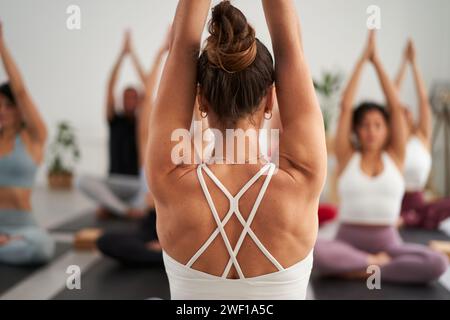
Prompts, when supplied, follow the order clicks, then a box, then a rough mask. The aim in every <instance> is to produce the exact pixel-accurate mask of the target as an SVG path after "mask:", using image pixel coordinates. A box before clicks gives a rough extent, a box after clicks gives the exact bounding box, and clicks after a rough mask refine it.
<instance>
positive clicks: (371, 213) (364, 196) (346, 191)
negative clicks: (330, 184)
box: [339, 152, 405, 226]
mask: <svg viewBox="0 0 450 320" xmlns="http://www.w3.org/2000/svg"><path fill="white" fill-rule="evenodd" d="M382 159H383V166H384V169H383V172H382V173H381V174H380V175H378V176H377V177H370V176H368V175H367V174H365V173H364V172H363V171H362V169H361V154H360V153H359V152H355V154H354V155H353V157H352V158H351V160H350V162H349V163H348V165H347V167H346V168H345V170H344V172H343V173H342V175H341V177H340V179H339V194H340V199H341V206H340V220H341V222H343V223H350V224H362V225H377V226H383V225H389V226H391V225H395V224H396V223H397V221H398V218H399V215H400V210H401V203H402V199H403V195H404V191H405V183H404V180H403V176H402V175H401V173H400V170H398V168H397V166H396V165H395V163H394V161H393V160H392V159H391V157H390V156H389V154H388V153H386V152H384V153H383V155H382Z"/></svg>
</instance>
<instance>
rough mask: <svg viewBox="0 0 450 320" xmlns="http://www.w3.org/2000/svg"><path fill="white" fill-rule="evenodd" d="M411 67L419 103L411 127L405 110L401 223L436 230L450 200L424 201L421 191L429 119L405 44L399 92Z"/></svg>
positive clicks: (427, 168) (411, 49) (449, 212)
mask: <svg viewBox="0 0 450 320" xmlns="http://www.w3.org/2000/svg"><path fill="white" fill-rule="evenodd" d="M408 64H409V65H411V68H412V72H413V75H414V82H415V85H416V91H417V96H418V102H419V121H418V122H417V124H416V123H414V118H413V115H412V112H411V111H410V110H409V109H407V108H405V114H406V119H407V130H408V144H407V145H406V160H405V168H404V176H405V182H406V193H405V196H404V197H403V203H402V215H401V216H402V222H403V224H404V225H405V226H408V227H419V228H425V229H437V228H438V227H439V224H440V223H441V222H442V221H444V220H445V219H447V218H449V217H450V198H445V199H439V200H436V201H432V202H427V201H425V195H424V190H425V186H426V184H427V181H428V178H429V175H430V172H431V164H432V159H431V139H432V129H431V128H432V124H431V122H432V119H431V106H430V103H429V97H428V94H427V90H426V88H425V83H424V80H423V78H422V74H421V72H420V70H419V65H418V63H417V55H416V49H415V46H414V43H413V42H412V41H409V42H408V45H407V47H406V50H405V54H404V58H403V62H402V65H401V67H400V71H399V73H398V76H397V79H396V86H397V89H398V90H399V91H400V89H401V86H402V83H403V80H404V78H405V73H406V69H407V66H408Z"/></svg>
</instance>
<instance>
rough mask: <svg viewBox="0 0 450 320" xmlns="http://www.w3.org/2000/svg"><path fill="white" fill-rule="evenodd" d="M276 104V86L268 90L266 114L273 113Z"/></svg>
mask: <svg viewBox="0 0 450 320" xmlns="http://www.w3.org/2000/svg"><path fill="white" fill-rule="evenodd" d="M274 104H275V86H273V85H272V86H270V87H269V88H268V89H267V94H266V105H265V106H264V113H271V112H272V110H273V106H274Z"/></svg>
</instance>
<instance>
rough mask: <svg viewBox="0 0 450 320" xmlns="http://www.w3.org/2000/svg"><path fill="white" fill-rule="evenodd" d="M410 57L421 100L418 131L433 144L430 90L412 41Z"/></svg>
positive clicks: (428, 142)
mask: <svg viewBox="0 0 450 320" xmlns="http://www.w3.org/2000/svg"><path fill="white" fill-rule="evenodd" d="M408 59H409V61H410V63H411V66H412V71H413V76H414V82H415V85H416V91H417V99H418V102H419V124H418V132H419V133H420V134H421V135H422V137H423V139H424V140H425V141H426V142H427V144H429V145H430V144H431V135H432V123H431V122H432V119H431V118H432V115H431V106H430V101H429V97H428V92H427V89H426V86H425V81H424V80H423V77H422V73H421V72H420V68H419V64H418V63H417V54H416V48H415V46H414V43H413V42H412V41H410V42H409V44H408Z"/></svg>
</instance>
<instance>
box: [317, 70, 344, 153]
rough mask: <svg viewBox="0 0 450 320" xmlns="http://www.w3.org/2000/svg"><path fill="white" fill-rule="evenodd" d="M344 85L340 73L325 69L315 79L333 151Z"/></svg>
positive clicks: (329, 148)
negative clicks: (340, 95)
mask: <svg viewBox="0 0 450 320" xmlns="http://www.w3.org/2000/svg"><path fill="white" fill-rule="evenodd" d="M341 85H342V76H341V74H340V73H337V72H335V73H333V72H329V71H325V72H323V73H322V77H321V78H320V80H319V81H317V80H314V88H315V89H316V92H317V94H318V96H319V101H320V108H321V110H322V114H323V121H324V125H325V133H326V135H327V147H328V151H329V152H330V153H332V152H333V149H334V148H333V139H332V136H331V135H332V132H331V131H332V125H333V121H334V117H335V114H336V110H337V109H338V108H337V107H338V100H337V99H338V95H337V94H338V93H339V90H340V88H341Z"/></svg>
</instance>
